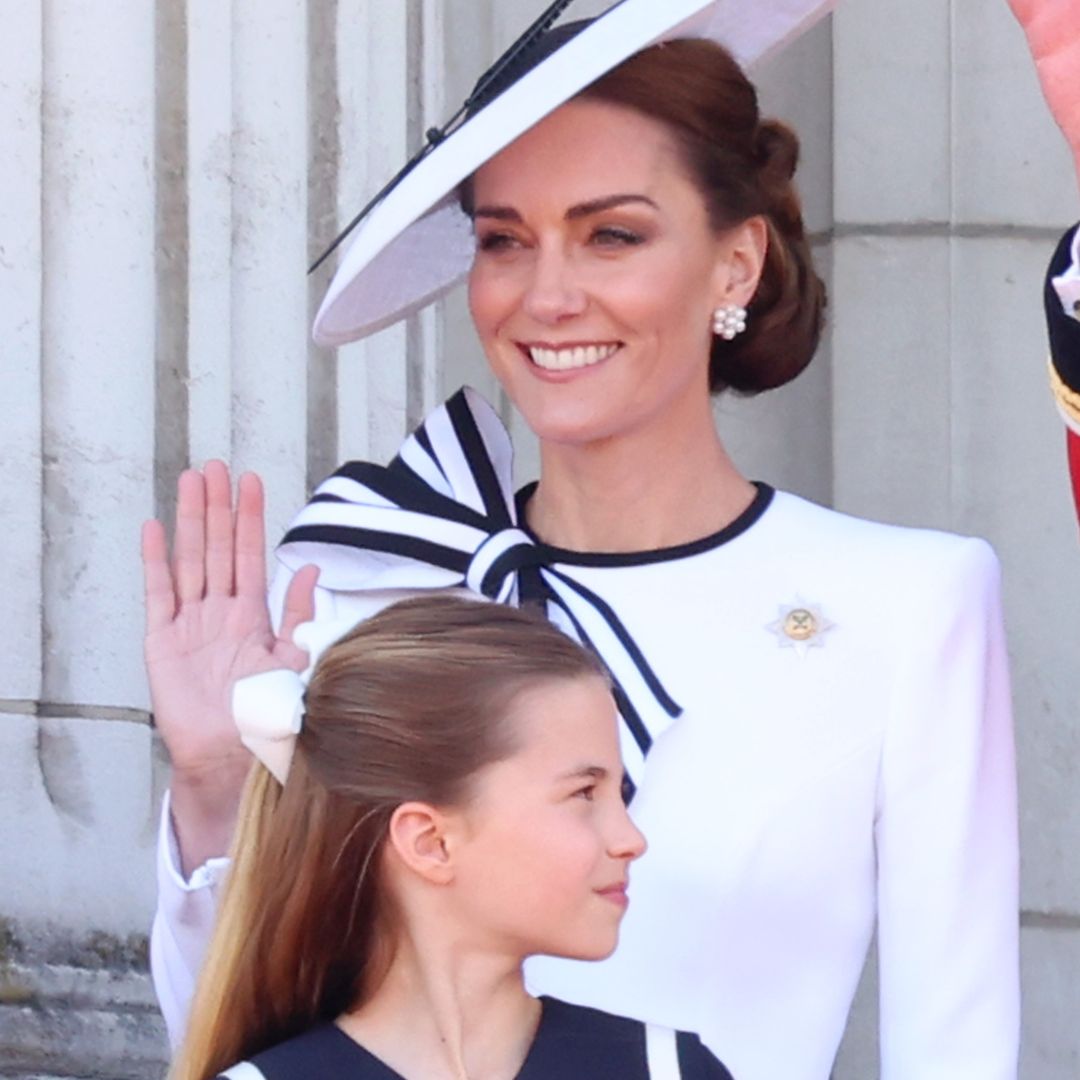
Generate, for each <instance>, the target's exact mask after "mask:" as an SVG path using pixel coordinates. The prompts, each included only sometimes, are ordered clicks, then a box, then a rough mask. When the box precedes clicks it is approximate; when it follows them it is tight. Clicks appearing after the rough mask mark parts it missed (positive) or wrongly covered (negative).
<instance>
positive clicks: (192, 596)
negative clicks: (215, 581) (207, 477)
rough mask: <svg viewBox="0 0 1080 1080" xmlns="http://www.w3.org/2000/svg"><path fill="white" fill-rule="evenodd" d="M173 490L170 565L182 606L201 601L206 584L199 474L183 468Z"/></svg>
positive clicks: (203, 503)
mask: <svg viewBox="0 0 1080 1080" xmlns="http://www.w3.org/2000/svg"><path fill="white" fill-rule="evenodd" d="M176 490H177V503H176V537H175V543H174V550H173V566H174V578H175V582H176V596H177V599H178V600H179V601H180V603H181V604H184V603H188V602H191V601H195V600H201V599H202V595H203V589H204V587H205V584H206V483H205V481H204V480H203V475H202V473H201V472H199V471H198V470H197V469H186V470H185V471H184V472H182V473H181V474H180V480H179V482H178V483H177V485H176Z"/></svg>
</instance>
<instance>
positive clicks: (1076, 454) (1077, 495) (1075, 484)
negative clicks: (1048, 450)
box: [1066, 429, 1080, 520]
mask: <svg viewBox="0 0 1080 1080" xmlns="http://www.w3.org/2000/svg"><path fill="white" fill-rule="evenodd" d="M1066 438H1067V445H1068V452H1069V475H1070V476H1071V477H1072V493H1073V504H1074V505H1075V507H1076V516H1077V520H1080V435H1077V434H1076V432H1075V431H1073V430H1072V429H1069V430H1068V432H1067V435H1066Z"/></svg>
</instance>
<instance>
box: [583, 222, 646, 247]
mask: <svg viewBox="0 0 1080 1080" xmlns="http://www.w3.org/2000/svg"><path fill="white" fill-rule="evenodd" d="M591 239H592V242H593V243H594V244H598V245H600V246H601V247H635V246H637V245H638V244H643V243H645V237H644V236H642V235H641V234H640V233H636V232H634V230H633V229H624V228H619V227H617V226H614V225H606V226H604V227H603V228H600V229H597V230H596V231H595V232H594V233H593V234H592V238H591Z"/></svg>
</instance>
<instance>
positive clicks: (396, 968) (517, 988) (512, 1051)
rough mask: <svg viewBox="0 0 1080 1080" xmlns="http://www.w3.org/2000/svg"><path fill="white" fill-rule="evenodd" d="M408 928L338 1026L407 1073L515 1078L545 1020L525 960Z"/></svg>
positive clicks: (443, 1078) (422, 1079)
mask: <svg viewBox="0 0 1080 1080" xmlns="http://www.w3.org/2000/svg"><path fill="white" fill-rule="evenodd" d="M422 944H423V948H422V949H421V948H418V947H417V945H418V943H417V942H415V940H414V939H413V938H412V937H411V936H409V935H406V936H405V940H403V941H402V942H400V943H399V946H398V948H397V950H396V951H395V955H394V960H393V963H392V964H391V966H390V968H389V971H388V972H387V975H386V977H385V979H383V980H382V981H381V982H380V984H379V987H378V989H377V991H376V992H375V993H374V994H373V995H372V997H371V998H370V999H369V1000H367V1001H365V1002H364V1003H363V1004H362V1005H360V1006H359V1007H358V1008H356V1009H355V1010H352V1011H350V1012H348V1013H346V1014H345V1015H344V1016H342V1017H340V1018H339V1020H338V1026H339V1027H340V1028H341V1029H342V1030H343V1031H344V1032H345V1033H346V1034H347V1035H349V1036H350V1037H352V1038H353V1039H355V1040H356V1041H357V1042H359V1043H360V1044H361V1045H363V1046H364V1047H365V1048H367V1049H368V1050H369V1051H370V1052H371V1053H372V1054H374V1055H375V1056H376V1057H377V1058H379V1059H380V1060H382V1061H383V1062H385V1063H386V1064H387V1065H389V1066H390V1068H392V1069H393V1070H394V1071H395V1072H397V1073H400V1074H401V1076H403V1077H405V1078H406V1080H513V1077H515V1076H517V1074H518V1072H519V1071H520V1070H521V1066H522V1063H523V1062H524V1060H525V1057H526V1055H527V1054H528V1051H529V1047H530V1046H531V1045H532V1041H533V1038H534V1037H535V1035H536V1028H537V1025H538V1024H539V1021H540V1009H541V1006H540V1002H538V1001H537V1000H536V999H535V998H533V997H530V996H529V994H528V993H526V991H525V987H524V982H523V979H522V974H521V964H520V962H514V961H511V960H508V959H507V958H506V957H496V956H492V955H489V954H478V953H477V952H476V951H475V950H467V949H462V950H459V949H456V948H454V947H453V946H452V945H449V944H447V943H442V945H440V944H438V943H433V942H431V941H430V940H425V941H424V942H423V943H422Z"/></svg>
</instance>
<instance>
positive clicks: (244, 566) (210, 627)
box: [142, 461, 318, 774]
mask: <svg viewBox="0 0 1080 1080" xmlns="http://www.w3.org/2000/svg"><path fill="white" fill-rule="evenodd" d="M264 534H265V530H264V525H263V492H262V484H261V483H260V481H259V479H258V477H256V476H255V475H254V474H250V473H248V474H245V475H244V476H242V477H241V478H240V484H239V491H238V495H237V506H236V514H235V519H234V515H233V507H232V492H231V484H230V480H229V472H228V469H227V468H226V467H225V465H224V464H223V463H222V462H219V461H215V462H210V463H209V464H208V465H207V466H206V469H205V472H203V473H200V472H198V471H196V470H188V471H187V472H185V473H184V474H183V475H182V476H181V477H180V482H179V484H178V491H177V515H176V535H175V539H174V545H173V547H174V552H173V562H172V565H171V566H170V564H169V561H168V555H167V544H166V537H165V530H164V528H163V527H162V525H161V524H160V522H157V521H150V522H147V523H146V525H145V526H144V528H143V542H142V555H143V569H144V576H145V583H146V642H145V652H146V667H147V673H148V676H149V681H150V695H151V700H152V703H153V710H154V719H155V723H156V725H157V727H158V729H159V730H160V732H161V735H162V738H163V739H164V740H165V744H166V746H167V747H168V750H169V754H170V757H171V758H172V763H173V769H174V774H175V773H176V772H177V771H179V772H182V773H189V774H199V773H202V772H205V773H212V772H219V773H220V772H221V771H222V770H223V769H225V768H228V767H229V765H230V763H231V764H232V765H234V766H235V770H236V771H237V772H240V771H243V770H246V766H247V763H248V761H249V759H248V757H247V755H246V751H244V749H243V747H242V746H241V744H240V740H239V736H238V734H237V731H236V728H235V725H234V724H233V721H232V714H231V705H230V701H231V696H232V687H233V684H234V683H235V682H236V680H237V679H240V678H243V677H244V676H246V675H254V674H257V673H258V672H261V671H268V670H272V669H274V668H291V669H293V670H296V671H299V670H301V669H303V667H304V666H305V665H306V663H307V654H306V653H304V652H303V651H302V650H300V649H298V648H297V647H296V646H295V645H293V644H292V635H293V631H294V630H295V628H296V626H297V625H298V624H299V623H301V622H304V621H306V620H308V619H310V618H311V617H312V613H313V605H312V592H313V589H314V585H315V579H316V577H317V573H318V572H317V570H316V569H315V568H314V567H305V568H304V569H303V570H301V571H300V572H299V573H297V574H296V575H295V577H294V578H293V580H292V582H291V584H290V587H289V592H288V595H287V597H286V601H285V612H284V617H283V619H282V624H281V629H280V633H278V634H275V633H274V630H273V627H272V625H271V621H270V613H269V610H268V608H267V603H266V554H265V546H264V544H265V540H264Z"/></svg>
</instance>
